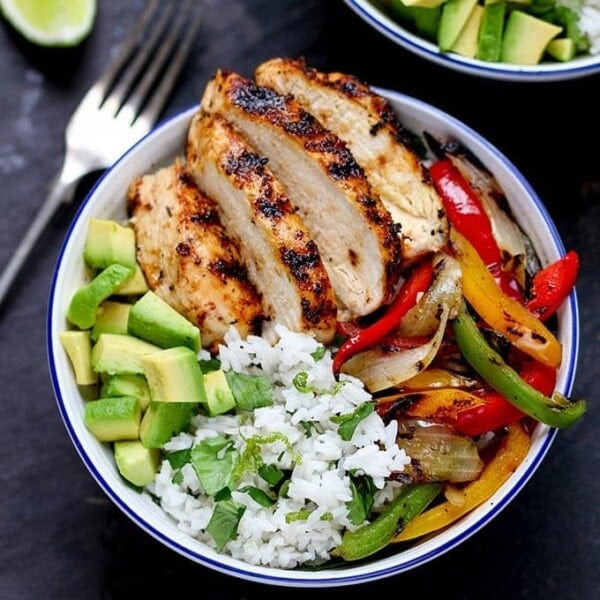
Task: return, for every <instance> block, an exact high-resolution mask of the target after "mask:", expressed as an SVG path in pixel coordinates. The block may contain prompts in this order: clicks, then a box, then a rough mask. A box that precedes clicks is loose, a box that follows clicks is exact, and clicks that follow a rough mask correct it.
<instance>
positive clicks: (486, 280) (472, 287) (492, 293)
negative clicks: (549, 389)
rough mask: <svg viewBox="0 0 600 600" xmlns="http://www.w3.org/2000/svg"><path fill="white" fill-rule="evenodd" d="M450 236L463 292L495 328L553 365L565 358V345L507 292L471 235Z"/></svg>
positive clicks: (453, 232)
mask: <svg viewBox="0 0 600 600" xmlns="http://www.w3.org/2000/svg"><path fill="white" fill-rule="evenodd" d="M450 239H451V241H452V247H453V248H454V251H455V255H456V259H457V260H458V262H459V263H460V267H461V269H462V274H463V295H464V297H465V298H466V299H467V301H468V302H469V304H470V305H471V306H472V307H473V309H474V310H475V312H477V314H478V315H479V316H480V317H481V318H482V319H483V320H484V321H485V322H486V323H487V324H488V325H489V326H490V327H491V328H492V329H495V330H496V331H498V332H499V333H501V334H502V335H503V336H504V337H506V338H507V339H508V340H509V341H510V342H511V343H512V344H514V345H515V346H516V347H517V348H519V349H520V350H521V351H522V352H525V353H526V354H528V355H529V356H531V357H533V358H535V359H536V360H539V361H540V362H541V363H544V364H546V365H549V366H551V367H555V368H556V367H558V366H559V365H560V363H561V360H562V346H561V345H560V343H559V341H558V340H557V339H556V337H555V336H554V335H553V334H552V332H551V331H550V330H549V329H548V328H547V327H546V326H545V325H544V324H543V323H542V322H541V321H540V320H539V319H538V318H537V317H536V316H535V315H533V314H532V313H531V312H530V311H529V310H528V309H527V308H525V306H523V305H522V304H521V303H520V302H517V301H516V300H515V299H514V298H510V297H509V296H507V295H506V294H503V293H502V291H501V290H500V289H499V288H498V286H497V285H496V284H495V283H494V279H493V277H492V276H491V274H490V272H489V271H488V270H487V269H486V267H485V265H484V263H483V261H482V260H481V258H480V257H479V255H478V254H477V252H476V250H475V248H474V247H473V246H472V245H471V244H470V243H469V241H468V240H467V238H465V237H464V236H463V235H461V234H460V233H459V232H457V231H456V230H454V229H453V230H451V232H450Z"/></svg>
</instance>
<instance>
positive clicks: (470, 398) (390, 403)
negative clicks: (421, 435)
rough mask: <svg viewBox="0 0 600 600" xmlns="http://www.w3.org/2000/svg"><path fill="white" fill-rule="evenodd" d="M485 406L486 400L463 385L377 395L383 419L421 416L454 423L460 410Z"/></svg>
mask: <svg viewBox="0 0 600 600" xmlns="http://www.w3.org/2000/svg"><path fill="white" fill-rule="evenodd" d="M483 405H485V401H484V400H483V399H481V398H478V397H477V396H476V395H475V394H472V393H471V392H467V391H466V390H462V389H460V388H450V387H448V388H430V389H425V390H413V391H408V392H401V393H398V394H393V395H391V396H383V397H381V398H378V399H377V413H378V414H379V416H380V417H381V418H382V419H384V421H389V420H391V419H395V418H404V417H419V418H421V419H435V420H438V421H444V422H446V423H448V422H449V423H452V422H453V421H454V420H456V418H457V416H458V414H459V413H460V412H461V411H465V410H467V409H473V408H476V407H479V406H483Z"/></svg>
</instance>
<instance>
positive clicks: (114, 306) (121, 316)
mask: <svg viewBox="0 0 600 600" xmlns="http://www.w3.org/2000/svg"><path fill="white" fill-rule="evenodd" d="M130 310H131V304H127V303H126V302H114V301H112V300H105V301H104V302H103V303H102V304H101V305H100V306H99V307H98V312H97V314H96V322H95V323H94V327H93V329H92V340H93V341H94V342H95V341H96V340H97V339H98V338H99V337H100V334H101V333H120V334H121V335H126V334H127V322H128V321H129V311H130Z"/></svg>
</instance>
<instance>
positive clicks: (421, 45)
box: [344, 0, 600, 82]
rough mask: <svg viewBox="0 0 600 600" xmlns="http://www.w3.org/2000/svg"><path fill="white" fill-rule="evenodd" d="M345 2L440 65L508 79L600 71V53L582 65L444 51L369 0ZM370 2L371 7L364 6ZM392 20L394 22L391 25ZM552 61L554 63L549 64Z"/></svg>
mask: <svg viewBox="0 0 600 600" xmlns="http://www.w3.org/2000/svg"><path fill="white" fill-rule="evenodd" d="M344 2H345V3H346V4H347V5H348V6H349V7H350V8H351V9H352V10H353V11H354V12H355V13H356V14H357V15H358V16H359V17H360V18H362V19H363V20H364V21H365V22H367V23H368V24H369V25H371V26H372V27H373V28H375V29H377V30H378V31H379V32H380V33H382V34H383V35H385V36H386V37H387V38H389V39H390V40H392V41H394V42H396V43H397V44H399V45H400V46H402V47H404V48H405V49H406V50H409V51H411V52H414V53H415V54H417V55H419V56H421V57H422V58H426V59H429V60H431V61H433V62H435V63H437V64H439V65H443V66H446V67H449V68H451V69H457V70H459V71H462V72H464V73H469V74H471V75H477V76H481V77H486V78H490V79H504V80H507V81H530V82H531V81H562V80H566V79H575V78H578V77H585V76H589V75H593V74H595V73H598V72H600V56H598V57H597V60H596V61H595V62H593V63H586V64H584V65H580V64H578V63H576V62H575V63H572V64H571V65H569V62H564V63H556V64H555V63H542V64H540V65H533V66H519V65H507V64H504V63H492V62H490V63H484V62H482V61H477V60H475V59H468V58H466V57H462V56H460V55H459V54H448V53H444V52H440V51H439V49H438V48H437V47H436V46H435V45H434V44H433V43H432V42H429V41H427V40H426V39H424V38H420V37H419V36H418V35H416V34H413V33H410V32H408V31H407V32H406V33H404V32H403V31H401V30H402V25H400V24H398V23H394V21H393V20H392V19H391V18H389V17H387V16H386V15H385V14H383V13H382V12H381V9H380V8H378V7H377V6H375V5H374V4H372V3H371V2H369V0H365V1H362V0H344ZM365 4H368V5H369V9H366V8H365V7H364V5H365ZM387 21H389V22H390V23H391V24H392V26H390V25H389V24H388V23H387ZM546 65H550V67H546Z"/></svg>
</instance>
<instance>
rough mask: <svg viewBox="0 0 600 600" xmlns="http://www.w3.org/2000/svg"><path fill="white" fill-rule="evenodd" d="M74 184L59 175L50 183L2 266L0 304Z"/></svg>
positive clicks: (69, 197)
mask: <svg viewBox="0 0 600 600" xmlns="http://www.w3.org/2000/svg"><path fill="white" fill-rule="evenodd" d="M75 184H76V182H65V181H64V180H63V179H62V178H61V177H57V178H56V180H55V181H54V182H53V183H52V186H51V187H50V190H49V192H48V195H47V196H46V199H45V200H44V203H43V204H42V206H41V208H40V209H39V210H38V212H37V214H36V215H35V217H34V219H33V221H32V222H31V224H30V226H29V229H28V230H27V232H26V233H25V236H24V237H23V238H22V240H21V241H20V242H19V245H18V246H17V248H16V250H15V252H14V253H13V255H12V256H11V258H10V259H9V261H8V263H7V264H6V266H5V267H4V270H3V271H2V275H0V306H2V304H3V303H4V300H5V298H6V296H7V294H8V292H9V291H10V288H11V286H12V284H13V283H14V281H15V279H16V278H17V275H18V274H19V273H20V271H21V269H22V268H23V265H24V263H25V261H26V259H27V257H28V256H29V254H30V253H31V251H32V250H33V247H34V246H35V244H36V242H37V241H38V240H39V238H40V236H41V235H42V233H43V232H44V229H45V228H46V226H47V225H48V223H49V222H50V220H51V219H52V217H53V216H54V214H55V213H56V211H57V209H58V207H59V206H60V205H61V203H63V202H68V201H69V200H71V198H72V197H73V192H74V189H75Z"/></svg>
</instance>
